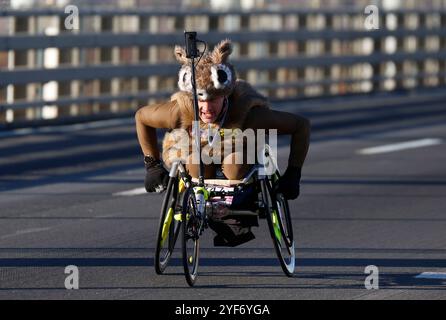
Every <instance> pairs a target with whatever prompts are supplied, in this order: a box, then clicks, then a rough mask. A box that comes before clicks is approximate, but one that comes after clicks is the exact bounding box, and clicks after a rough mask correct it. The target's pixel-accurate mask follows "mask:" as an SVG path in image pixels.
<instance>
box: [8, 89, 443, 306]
mask: <svg viewBox="0 0 446 320" xmlns="http://www.w3.org/2000/svg"><path fill="white" fill-rule="evenodd" d="M433 96H434V95H433V94H430V95H428V96H425V97H424V98H425V99H419V100H417V99H409V100H410V102H408V101H407V100H403V99H401V100H399V99H398V98H397V99H396V100H395V99H394V98H392V99H394V100H385V99H384V100H383V101H384V102H379V101H378V99H376V100H373V99H372V100H370V99H368V98H366V99H361V100H359V99H357V98H352V99H343V100H342V99H338V100H336V101H329V102H328V103H327V102H321V101H317V100H316V101H310V100H309V101H305V102H302V103H299V104H296V103H293V102H287V103H282V104H277V108H278V109H283V110H288V111H293V110H296V109H297V110H298V111H299V112H301V113H303V114H305V115H306V116H308V117H309V118H310V120H311V121H312V123H313V128H314V130H313V135H312V144H311V147H310V152H309V156H308V159H307V163H306V166H305V168H304V171H303V181H302V187H301V192H302V194H301V196H300V197H299V198H298V200H295V201H292V202H291V207H292V217H293V222H294V234H295V235H296V275H295V277H294V278H287V277H285V276H284V275H283V273H282V271H281V268H280V266H279V264H278V261H277V259H276V257H275V253H274V249H273V246H272V242H271V239H270V237H269V235H268V233H267V232H268V231H267V229H266V221H265V220H261V221H260V222H261V225H260V227H259V228H255V229H254V233H255V235H256V239H254V240H253V241H251V242H249V243H247V244H244V245H242V246H240V247H237V248H214V247H213V245H212V231H211V230H208V232H207V233H206V234H205V236H204V237H203V240H202V243H201V245H202V247H201V265H200V270H199V279H198V281H197V284H196V288H193V289H191V288H189V287H188V286H187V284H186V281H185V279H184V276H183V270H182V265H181V259H180V252H179V250H177V251H176V252H175V255H174V259H173V261H172V262H171V266H170V267H169V268H168V269H167V274H166V275H163V276H159V275H156V274H155V270H154V267H153V257H154V245H155V237H156V227H157V224H158V216H159V209H160V205H161V200H162V195H153V194H140V195H133V196H122V195H116V193H118V192H122V191H127V190H133V189H135V188H141V187H142V186H143V185H142V183H143V176H144V168H143V165H142V161H141V160H142V159H141V156H140V153H139V152H140V151H139V147H138V145H137V141H136V135H135V131H134V126H133V119H124V120H122V121H120V120H113V121H108V122H102V123H99V124H94V125H88V124H87V125H81V126H74V127H73V126H71V127H61V128H56V129H54V128H53V129H50V130H45V129H44V130H38V131H37V132H31V133H30V132H23V131H22V132H20V131H19V132H15V133H14V134H10V133H6V134H5V133H0V155H1V156H0V299H42V298H44V299H445V298H446V286H445V285H446V277H444V275H442V274H441V273H442V272H443V273H445V272H446V232H445V230H446V167H445V163H446V143H445V142H446V126H445V124H446V103H445V101H446V100H445V99H444V97H443V98H442V97H441V96H439V97H437V99H432V97H433ZM349 106H350V107H349ZM421 139H423V141H431V142H432V141H433V142H434V143H431V145H426V146H419V147H413V148H410V149H403V150H393V151H391V152H387V153H376V154H361V153H359V150H362V149H364V148H369V147H376V146H383V145H389V144H395V143H401V142H407V141H418V140H421ZM424 139H438V140H424ZM427 144H429V143H427ZM280 145H281V147H280V149H279V163H280V166H281V167H282V168H284V165H285V163H286V159H287V156H288V148H287V147H286V141H283V143H282V144H280ZM68 265H75V266H77V267H78V269H79V276H80V282H79V286H80V288H79V289H78V290H66V289H65V279H66V277H67V274H65V273H64V272H65V267H66V266H68ZM369 265H374V266H376V267H377V268H378V271H379V282H375V283H379V289H372V290H367V289H366V288H365V279H366V277H367V276H368V274H365V272H364V271H365V268H366V267H367V266H369ZM423 272H434V273H436V274H435V276H436V277H439V278H440V279H433V278H418V277H417V276H418V275H420V274H421V273H423ZM431 277H432V276H431ZM441 278H442V279H441Z"/></svg>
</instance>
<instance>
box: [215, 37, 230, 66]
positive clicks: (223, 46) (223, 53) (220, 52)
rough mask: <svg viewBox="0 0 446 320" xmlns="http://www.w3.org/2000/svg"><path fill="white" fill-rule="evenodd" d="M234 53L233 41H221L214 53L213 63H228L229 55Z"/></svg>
mask: <svg viewBox="0 0 446 320" xmlns="http://www.w3.org/2000/svg"><path fill="white" fill-rule="evenodd" d="M231 53H232V44H231V40H229V39H226V40H223V41H221V42H220V43H219V44H217V45H216V46H215V47H214V50H213V51H212V54H211V56H212V62H213V63H215V64H222V63H226V60H227V59H228V57H229V55H230V54H231Z"/></svg>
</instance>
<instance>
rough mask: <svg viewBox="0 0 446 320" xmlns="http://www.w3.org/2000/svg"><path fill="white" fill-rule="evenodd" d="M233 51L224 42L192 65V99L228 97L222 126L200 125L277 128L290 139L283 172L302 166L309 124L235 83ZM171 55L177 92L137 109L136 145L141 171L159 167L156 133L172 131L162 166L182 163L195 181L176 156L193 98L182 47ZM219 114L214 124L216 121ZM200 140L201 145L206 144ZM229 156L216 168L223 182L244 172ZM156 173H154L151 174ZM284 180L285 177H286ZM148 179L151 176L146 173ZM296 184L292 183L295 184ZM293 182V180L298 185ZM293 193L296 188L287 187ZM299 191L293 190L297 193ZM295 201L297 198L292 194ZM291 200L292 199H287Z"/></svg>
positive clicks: (211, 170)
mask: <svg viewBox="0 0 446 320" xmlns="http://www.w3.org/2000/svg"><path fill="white" fill-rule="evenodd" d="M231 52H232V45H231V42H230V41H229V40H224V41H222V42H220V43H219V44H217V45H216V46H215V48H214V49H213V50H212V51H211V52H206V53H205V54H204V56H203V57H202V59H201V61H200V62H199V63H198V65H197V66H196V86H197V95H198V98H199V99H200V100H209V99H213V98H215V97H217V96H225V97H227V105H226V107H225V109H227V110H226V111H227V114H226V115H225V118H224V121H223V123H220V124H219V123H212V124H210V125H208V124H205V123H203V122H202V121H200V126H201V127H202V128H204V129H206V128H207V129H211V130H215V129H218V128H219V127H220V128H221V129H241V130H245V129H247V128H251V129H254V130H255V129H266V130H267V129H277V132H278V134H290V135H291V136H292V139H291V145H290V149H291V150H290V156H289V160H288V168H298V170H299V175H300V168H301V167H302V165H303V163H304V160H305V157H306V153H307V150H308V144H309V131H310V129H309V128H310V127H309V122H308V120H306V119H305V118H303V117H300V116H297V115H295V114H292V113H287V112H280V111H275V110H272V109H271V108H270V103H269V102H268V100H267V99H266V98H265V97H264V96H262V95H261V94H260V93H258V92H257V91H256V90H254V89H253V88H252V86H251V85H249V84H248V83H247V82H245V81H243V80H238V79H236V72H235V69H234V67H233V66H232V65H231V64H230V63H229V62H228V57H229V55H230V54H231ZM175 56H176V58H177V60H178V61H179V62H180V63H181V69H180V71H179V80H178V87H179V88H180V91H178V92H176V93H175V94H173V95H172V97H171V99H170V101H167V102H163V103H155V104H152V105H149V106H145V107H142V108H140V109H139V110H138V111H137V112H136V115H135V119H136V129H137V134H138V140H139V143H140V145H141V148H142V151H143V153H144V155H145V156H146V158H147V157H148V158H150V161H146V167H147V168H148V169H149V168H151V167H153V166H155V165H157V166H158V167H161V165H160V161H159V158H160V153H159V150H158V144H157V136H156V131H155V128H166V129H171V132H168V133H167V134H166V135H165V137H164V140H163V150H162V155H163V162H164V166H166V167H170V165H171V163H172V161H173V160H176V159H178V158H179V159H182V160H183V161H185V163H186V168H188V170H189V171H190V174H191V175H192V176H197V172H198V170H197V166H196V165H193V164H191V163H190V162H188V159H185V158H184V157H183V155H182V154H181V153H180V152H179V150H178V149H177V148H178V145H179V140H178V135H175V130H174V131H172V130H173V129H185V130H186V132H189V134H190V128H191V126H192V121H193V119H194V112H193V97H192V85H191V65H190V62H189V59H187V58H186V52H185V50H184V49H183V48H181V47H179V46H176V47H175ZM222 118H223V116H222V115H220V116H219V118H218V119H217V120H216V122H220V120H221V119H222ZM207 142H208V141H207V140H206V139H202V145H203V146H204V145H206V144H207ZM233 159H234V157H228V158H226V159H222V161H221V163H222V164H221V167H222V171H223V174H224V175H225V177H226V178H227V179H240V178H242V177H243V175H244V174H245V173H246V171H247V170H248V169H249V166H248V165H247V164H235V163H234V161H233ZM152 171H153V170H152ZM161 172H163V173H165V172H166V170H165V169H164V168H163V169H162V170H161V168H159V170H158V171H157V172H156V174H158V175H160V174H161ZM153 173H154V174H155V172H153ZM214 174H215V165H214V164H212V165H206V166H205V178H211V177H213V175H214ZM285 175H286V173H285ZM148 178H149V180H153V179H151V178H150V174H148ZM155 180H156V181H154V184H155V185H156V183H158V184H165V182H166V181H167V178H165V176H163V178H162V179H155ZM295 183H296V181H295V182H294V184H295ZM297 183H298V181H297ZM146 189H147V190H148V191H155V188H154V185H151V186H150V185H147V179H146ZM292 189H296V188H292ZM297 192H298V191H297ZM296 196H297V195H296ZM290 198H293V197H290Z"/></svg>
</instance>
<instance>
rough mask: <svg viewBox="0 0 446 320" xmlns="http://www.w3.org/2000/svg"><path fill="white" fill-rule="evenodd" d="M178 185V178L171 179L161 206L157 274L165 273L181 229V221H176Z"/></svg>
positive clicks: (156, 254) (156, 259)
mask: <svg viewBox="0 0 446 320" xmlns="http://www.w3.org/2000/svg"><path fill="white" fill-rule="evenodd" d="M178 184H179V183H178V178H177V177H170V178H169V183H168V185H167V190H166V194H165V196H164V200H163V205H162V206H161V215H160V221H159V228H158V236H157V243H156V251H155V263H154V264H155V271H156V273H157V274H163V273H164V270H165V269H166V267H167V265H168V263H169V260H170V258H171V256H172V252H173V250H174V248H175V243H176V241H177V238H178V234H179V233H180V229H181V228H180V226H181V221H180V220H179V219H175V212H176V206H177V205H178V202H179V201H180V200H179V194H180V191H179V190H178Z"/></svg>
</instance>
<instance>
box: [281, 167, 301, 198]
mask: <svg viewBox="0 0 446 320" xmlns="http://www.w3.org/2000/svg"><path fill="white" fill-rule="evenodd" d="M300 177H301V168H298V167H288V168H287V169H286V171H285V173H284V174H283V175H282V176H281V177H280V179H279V188H278V190H277V192H280V193H282V194H283V196H284V197H285V198H286V199H288V200H294V199H296V198H297V197H298V196H299V192H300V187H299V184H300Z"/></svg>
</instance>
